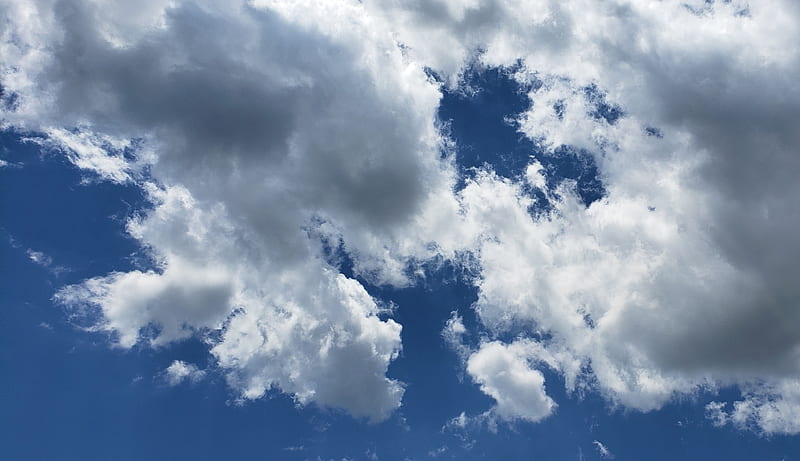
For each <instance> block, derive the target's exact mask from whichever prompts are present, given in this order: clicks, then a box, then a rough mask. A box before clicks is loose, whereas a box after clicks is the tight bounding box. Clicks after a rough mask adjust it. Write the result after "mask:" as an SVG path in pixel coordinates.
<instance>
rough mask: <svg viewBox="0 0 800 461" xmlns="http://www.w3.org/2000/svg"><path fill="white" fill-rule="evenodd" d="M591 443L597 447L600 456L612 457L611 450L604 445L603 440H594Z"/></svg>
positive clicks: (604, 457)
mask: <svg viewBox="0 0 800 461" xmlns="http://www.w3.org/2000/svg"><path fill="white" fill-rule="evenodd" d="M592 443H593V444H594V447H595V448H596V449H597V452H598V453H600V456H601V457H602V458H603V459H614V454H613V453H611V450H609V449H608V447H607V446H605V444H604V443H603V442H601V441H599V440H595V441H594V442H592Z"/></svg>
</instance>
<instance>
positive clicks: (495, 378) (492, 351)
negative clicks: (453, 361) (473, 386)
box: [467, 342, 556, 422]
mask: <svg viewBox="0 0 800 461" xmlns="http://www.w3.org/2000/svg"><path fill="white" fill-rule="evenodd" d="M516 349H518V345H511V346H506V345H503V344H501V343H498V342H490V343H486V344H483V345H482V346H481V347H480V349H479V350H478V351H477V352H475V353H474V354H472V355H471V356H470V357H469V360H468V361H467V372H468V373H469V374H470V376H472V379H474V380H475V382H477V383H478V384H480V386H481V390H482V391H483V392H484V393H485V394H487V395H489V396H491V397H492V398H493V399H494V400H495V401H496V405H495V407H494V408H493V409H492V410H491V412H492V415H493V416H496V417H497V418H498V419H500V420H505V421H513V420H516V419H523V420H526V421H531V422H536V421H539V420H541V419H543V418H546V417H547V416H549V415H550V414H551V413H552V412H553V410H554V409H555V407H556V405H555V402H553V399H551V398H550V397H548V396H547V393H546V392H545V387H544V376H543V375H542V373H541V372H540V371H538V370H536V369H533V368H531V367H530V365H529V363H528V361H527V357H526V355H525V354H520V353H518V351H517V350H516Z"/></svg>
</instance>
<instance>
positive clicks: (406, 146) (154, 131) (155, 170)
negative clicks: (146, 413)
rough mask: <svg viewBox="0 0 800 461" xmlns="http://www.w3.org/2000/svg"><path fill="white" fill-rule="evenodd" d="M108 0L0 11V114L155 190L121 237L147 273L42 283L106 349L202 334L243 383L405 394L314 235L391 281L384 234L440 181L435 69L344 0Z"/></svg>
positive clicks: (362, 398)
mask: <svg viewBox="0 0 800 461" xmlns="http://www.w3.org/2000/svg"><path fill="white" fill-rule="evenodd" d="M120 8H121V9H124V7H123V6H115V5H111V4H108V3H106V2H93V1H81V2H61V1H55V2H42V3H37V4H35V5H33V4H30V3H27V2H11V3H9V4H7V5H6V6H5V7H4V9H5V13H6V21H5V24H6V26H5V27H6V28H5V30H4V31H3V36H4V38H5V40H4V43H3V47H4V51H5V52H6V53H5V54H4V56H7V57H8V58H7V61H5V63H4V65H5V72H6V78H5V80H4V85H5V87H6V88H9V90H10V91H14V92H16V93H17V94H19V95H20V96H19V104H18V106H17V107H16V109H15V110H14V111H8V112H5V113H4V114H3V116H4V120H5V123H7V124H10V125H12V126H15V127H18V128H19V129H29V130H34V131H36V132H39V133H42V134H43V136H44V138H43V141H41V142H42V143H47V144H48V145H49V146H51V147H54V148H58V149H61V150H63V151H64V152H65V154H66V155H67V158H68V159H70V160H71V161H72V162H73V163H74V164H75V165H76V166H77V167H78V168H81V169H84V170H87V171H91V172H94V173H95V174H97V175H98V176H99V177H100V178H102V179H106V180H109V181H114V182H127V181H135V182H136V183H137V184H139V185H140V186H142V187H143V188H144V189H145V191H146V193H147V195H148V197H149V198H150V201H151V203H152V209H151V210H150V211H143V212H142V213H141V215H138V216H134V217H133V218H132V219H131V221H130V222H129V224H128V231H129V233H130V234H131V235H132V236H133V237H135V238H136V239H138V240H139V241H140V242H141V243H142V245H143V246H144V247H146V248H147V249H148V250H149V251H150V253H151V255H152V259H153V262H154V267H153V269H151V270H134V271H131V272H125V273H122V272H115V273H111V274H108V275H100V276H98V277H95V278H92V279H89V280H87V281H85V282H84V283H82V284H78V285H73V286H69V287H65V288H64V289H62V290H61V291H60V292H59V293H58V294H57V295H56V299H57V300H58V301H59V302H61V303H62V304H65V305H67V306H69V307H70V308H71V309H73V310H74V312H76V313H79V312H84V313H86V312H88V313H89V314H90V316H91V314H94V315H96V320H95V321H94V322H92V323H91V326H90V329H93V330H95V331H105V332H108V333H109V334H110V335H111V336H112V338H113V339H114V342H115V344H117V345H118V346H120V347H124V348H129V347H132V346H133V345H135V344H137V343H145V344H149V345H151V346H154V347H158V346H161V345H165V344H168V343H170V342H172V341H178V340H181V339H184V338H186V337H188V336H189V335H192V334H198V335H201V336H204V337H208V338H209V340H210V341H212V354H213V355H214V356H215V357H216V358H217V360H218V362H219V364H220V365H221V366H222V368H223V369H224V370H226V371H227V372H228V380H229V382H230V384H231V385H232V386H233V387H234V388H236V389H237V390H239V391H240V392H241V393H242V395H243V396H244V397H245V398H258V397H260V396H262V395H264V393H265V392H267V391H269V390H270V389H278V390H281V391H283V392H287V393H290V394H292V395H293V396H294V397H295V398H296V400H297V401H298V402H299V403H301V404H306V403H311V402H316V403H318V404H321V405H326V406H332V407H339V408H344V409H345V410H347V411H349V412H350V413H352V414H353V415H356V416H359V417H367V418H370V419H372V420H380V419H384V418H386V417H387V416H388V415H389V414H390V412H391V411H392V410H393V409H395V408H397V407H398V406H399V404H400V399H401V396H402V394H403V387H402V385H401V384H400V383H398V382H396V381H394V380H391V379H388V378H386V376H385V373H386V370H387V367H388V365H389V362H390V361H391V360H393V359H394V358H395V357H397V355H398V353H399V351H400V347H401V346H400V329H401V328H400V325H398V324H397V323H396V322H394V321H392V320H391V319H382V318H381V317H379V314H381V313H382V312H383V311H384V310H385V308H386V306H383V305H382V304H381V303H380V302H378V301H376V300H374V299H373V298H372V297H371V296H370V295H369V294H368V293H367V291H366V290H365V289H364V287H363V286H361V284H360V283H359V282H357V281H355V280H353V279H350V278H347V277H345V276H344V275H341V274H339V273H338V270H337V268H336V267H334V266H332V265H331V264H330V263H328V262H327V260H326V256H325V255H326V253H325V247H326V245H328V244H330V245H333V246H334V247H336V246H337V245H338V243H337V242H340V241H345V242H347V243H346V245H347V249H348V251H349V252H351V253H352V254H353V255H358V257H357V258H356V261H357V267H356V270H357V271H358V272H359V273H361V274H363V275H364V276H365V277H369V278H370V279H372V280H374V281H376V283H395V284H398V285H402V284H405V283H407V276H406V272H405V267H404V265H403V264H404V263H403V262H402V261H401V260H400V259H398V257H396V256H395V255H394V254H390V253H391V252H390V251H389V250H387V244H384V243H383V239H384V238H383V237H382V236H383V235H388V236H391V235H394V234H396V235H402V233H401V232H400V231H399V230H397V228H399V227H402V226H405V225H406V223H407V222H409V221H410V220H411V218H412V217H413V216H416V213H418V211H419V209H421V208H422V207H423V206H424V205H425V204H426V203H427V202H428V201H431V200H440V199H439V198H438V197H440V196H442V195H445V196H446V195H447V194H442V193H441V192H442V191H444V192H446V191H447V190H449V185H450V184H451V182H452V179H451V173H450V172H449V169H448V168H449V166H448V163H447V162H446V161H443V160H442V159H441V155H440V154H441V153H440V136H439V133H438V131H437V129H436V126H435V111H436V107H437V104H438V100H439V92H438V91H437V88H436V86H435V84H434V83H432V82H431V81H430V80H429V79H428V77H427V76H426V75H425V73H424V71H423V69H422V68H420V67H419V66H416V65H411V64H410V63H408V62H407V61H406V60H405V58H404V57H403V55H402V52H401V50H400V49H399V48H398V47H397V46H396V44H395V42H394V41H393V39H392V38H391V36H390V35H389V34H387V33H385V32H383V31H381V30H379V29H377V28H374V27H371V25H370V23H369V21H368V18H366V17H364V16H363V15H360V14H359V13H360V11H361V10H360V7H359V6H358V5H347V4H345V3H341V4H332V5H327V7H323V8H322V9H320V8H317V7H316V6H315V7H314V8H304V9H303V11H302V15H299V13H298V12H293V11H291V8H292V6H291V5H288V4H286V5H279V4H275V5H272V6H271V8H264V7H259V6H254V5H249V4H244V3H239V2H235V3H234V4H233V5H217V4H216V2H186V3H183V4H176V5H173V4H172V3H171V2H148V4H147V5H146V8H144V9H143V10H141V11H138V12H137V13H136V14H132V15H130V16H128V15H127V14H126V13H125V12H124V11H121V10H120ZM325 8H327V10H326V9H325ZM310 11H315V12H318V13H319V16H318V17H316V20H317V22H313V23H311V24H309V23H308V21H307V20H308V17H309V16H310V15H309V12H310ZM312 16H313V15H312ZM323 18H324V19H325V20H326V21H327V22H326V21H322V19H323ZM312 19H314V18H312ZM331 21H338V22H331ZM344 24H346V26H345V25H344ZM331 27H333V29H331ZM220 37H224V39H219V38H220ZM120 140H121V141H120ZM141 165H144V166H147V167H148V173H149V174H147V175H141V176H140V174H139V173H140V170H141V168H140V169H139V170H137V167H139V166H141ZM426 225H428V223H426ZM390 243H391V242H390ZM397 245H399V244H395V245H394V246H395V247H397ZM414 245H416V247H418V248H425V245H424V244H423V243H416V241H414ZM395 253H396V251H395ZM212 331H216V332H217V334H215V335H214V338H217V339H213V340H212V339H210V338H211V335H208V333H210V332H212Z"/></svg>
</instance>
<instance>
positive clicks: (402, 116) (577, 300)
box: [0, 0, 800, 433]
mask: <svg viewBox="0 0 800 461" xmlns="http://www.w3.org/2000/svg"><path fill="white" fill-rule="evenodd" d="M0 8H2V9H1V10H0V11H2V12H3V14H4V15H5V17H6V20H5V21H4V24H3V26H2V27H3V29H2V37H3V44H2V49H0V52H2V53H1V54H2V56H4V61H3V88H4V91H5V92H6V93H7V94H12V93H13V94H15V95H17V97H16V99H15V104H14V110H7V111H5V112H4V115H3V117H4V119H3V120H4V124H5V125H6V126H9V125H10V126H15V127H18V128H20V129H28V130H35V131H39V132H43V133H45V135H46V142H48V143H51V145H52V146H53V147H58V148H60V149H63V150H64V151H65V152H66V153H67V155H68V157H69V158H70V159H71V160H72V162H73V163H75V164H76V165H77V166H79V167H81V168H85V169H89V170H92V171H95V172H96V173H97V174H98V175H100V176H101V177H103V178H105V179H107V180H111V181H117V182H125V181H136V182H137V183H138V184H140V185H142V187H144V188H146V190H147V191H148V194H149V196H150V198H151V201H152V203H153V209H152V210H151V211H146V212H143V213H142V215H141V216H137V217H135V218H133V219H132V220H131V222H130V223H129V226H128V228H129V231H130V233H131V235H133V236H134V237H135V238H137V239H138V240H139V241H140V242H141V243H142V244H143V245H144V246H145V247H147V248H148V249H149V250H150V251H151V253H152V256H153V260H154V262H155V266H156V267H155V269H154V270H151V271H146V270H142V271H133V272H128V273H112V274H108V275H100V276H98V277H96V278H93V279H90V280H87V281H86V282H85V283H83V284H80V285H76V286H72V287H67V288H65V289H64V290H62V291H61V292H60V293H59V295H58V298H59V299H60V300H61V301H63V302H64V303H66V304H68V305H72V306H76V307H80V306H84V307H85V306H87V305H88V306H94V307H95V308H96V309H97V311H98V312H99V313H100V321H99V322H97V323H96V324H95V325H94V328H95V329H98V330H102V331H108V332H110V333H112V334H113V335H114V336H115V338H116V341H117V343H118V344H119V345H120V346H122V347H130V346H132V345H133V344H136V343H138V342H147V343H150V344H152V345H154V346H158V345H160V344H165V343H168V342H170V341H176V340H180V339H183V338H185V337H187V336H188V335H191V334H204V333H206V332H209V331H215V332H217V333H219V334H218V335H216V336H214V338H215V339H214V340H213V341H212V342H213V344H212V353H213V354H214V356H215V357H216V359H217V360H218V362H219V364H220V365H221V366H222V368H223V369H225V370H227V371H228V373H229V375H228V376H229V382H230V383H231V385H232V386H234V387H235V388H236V389H238V390H239V391H240V392H242V394H243V395H244V396H246V397H248V398H256V397H258V396H260V395H263V394H264V392H266V391H267V390H269V389H271V388H278V389H280V390H282V391H284V392H288V393H291V394H293V395H294V396H295V397H296V398H297V400H298V401H299V402H301V403H307V402H318V403H320V404H323V405H329V406H335V407H342V408H345V409H347V410H348V411H350V412H351V413H353V414H355V415H359V416H366V417H369V418H372V419H381V418H385V417H386V416H387V415H388V414H389V413H390V412H391V411H392V410H393V409H395V408H397V406H398V405H399V404H400V399H401V396H402V393H403V389H402V385H401V384H400V383H397V382H395V381H393V380H391V379H388V378H386V376H385V373H386V370H387V367H388V364H389V363H390V361H391V360H392V359H393V358H394V357H396V356H397V354H398V353H399V351H400V347H401V345H400V325H398V324H397V323H395V322H394V321H392V320H391V319H386V318H384V317H382V316H381V315H380V314H381V312H382V311H383V310H384V309H385V306H383V305H382V304H381V302H380V301H379V300H375V299H373V298H372V297H371V296H370V295H369V294H368V293H367V291H366V290H365V288H364V287H363V286H361V284H360V283H359V282H357V281H355V280H353V279H350V278H347V277H345V276H344V275H342V274H340V273H339V272H338V270H337V268H336V267H335V265H333V264H331V263H328V262H327V259H326V248H330V246H333V247H335V248H337V249H341V250H343V251H345V252H346V253H348V255H349V256H350V257H351V258H352V260H353V262H354V269H355V271H356V273H357V274H358V275H360V276H362V277H364V278H365V279H367V280H369V281H371V282H373V283H376V284H393V285H395V286H406V285H408V284H410V283H413V276H410V275H409V274H410V272H411V271H413V269H414V267H413V266H414V264H416V263H418V262H420V261H424V260H426V259H427V258H429V257H432V256H444V257H445V258H450V259H452V260H454V261H456V262H462V263H463V262H464V261H462V260H460V259H459V258H458V255H462V254H465V253H469V254H471V255H473V256H474V258H469V261H470V262H471V263H475V267H472V269H476V270H477V274H478V276H477V277H476V279H475V280H474V283H475V285H476V286H477V288H478V300H477V302H476V303H475V305H474V306H473V307H474V308H475V310H476V312H477V313H478V317H479V319H480V321H481V322H482V323H483V325H484V326H485V327H486V329H487V331H488V332H489V333H488V334H489V336H490V337H489V338H487V340H486V341H483V342H482V343H481V344H480V345H479V346H478V348H477V349H476V350H469V349H468V348H465V347H466V346H463V344H461V343H459V342H458V338H459V336H460V335H461V334H463V333H464V331H465V330H464V326H463V323H461V322H460V321H458V318H457V317H454V318H453V320H452V322H451V324H450V325H449V327H448V330H447V332H446V335H445V336H446V339H448V340H449V341H450V342H451V343H453V344H459V345H460V346H459V347H461V349H459V353H460V354H461V355H462V357H465V364H466V367H467V371H468V373H469V374H470V375H471V376H472V378H473V379H474V380H475V381H476V382H477V383H478V384H479V385H480V386H481V389H482V390H483V391H484V392H485V393H487V394H488V395H490V396H491V397H492V398H494V399H495V401H496V402H497V403H496V406H495V407H494V408H493V410H491V411H493V412H494V413H495V414H496V416H498V417H499V418H501V419H525V420H530V421H536V420H540V419H542V418H544V417H546V416H547V415H548V414H550V413H551V412H552V409H553V408H554V407H555V402H553V401H552V400H551V399H550V398H549V397H548V396H547V395H546V393H545V388H544V379H543V376H542V375H541V373H540V372H539V371H538V370H537V369H536V367H537V366H538V365H537V364H544V365H546V366H547V367H549V368H550V369H552V370H554V371H556V372H559V373H561V374H562V375H563V376H564V378H565V382H566V384H567V388H568V389H569V390H571V391H576V390H580V391H583V390H592V391H597V392H600V393H601V394H602V395H603V396H605V397H606V398H607V399H608V400H609V401H610V402H612V403H613V404H614V405H619V406H622V407H626V408H632V409H637V410H641V411H650V410H655V409H658V408H660V407H661V406H663V405H664V404H666V403H667V402H669V401H670V400H671V399H673V398H674V397H675V396H676V395H679V394H685V393H695V392H697V391H698V390H702V389H707V390H714V389H716V388H717V387H719V386H728V385H735V386H739V388H740V389H741V390H742V400H741V401H739V402H736V403H733V404H732V405H731V408H732V409H730V410H728V409H726V407H717V406H713V407H712V408H711V409H710V410H709V411H710V412H711V413H712V416H713V418H714V421H716V422H718V423H719V424H724V423H727V422H734V423H737V424H742V425H743V426H746V427H752V428H755V429H756V430H759V431H763V432H766V433H777V432H789V433H794V432H797V431H798V428H797V426H796V425H792V424H790V423H788V422H787V421H791V420H792V419H791V418H792V415H794V414H796V413H797V411H798V408H800V398H798V396H797V395H796V394H797V393H796V392H794V391H793V389H794V387H793V384H792V383H795V382H796V380H797V379H798V378H800V360H799V359H800V356H798V354H800V328H797V326H798V321H800V318H798V309H797V303H798V299H800V289H798V284H797V283H796V279H797V278H798V275H800V274H798V268H797V262H796V257H795V255H796V254H800V243H799V242H798V240H797V239H796V238H795V234H796V229H797V228H798V226H799V225H800V208H799V207H798V205H797V201H796V200H795V197H797V196H800V182H798V181H796V173H797V172H798V171H800V157H798V156H797V146H798V145H800V137H798V136H800V134H798V133H800V132H798V130H797V129H796V127H797V126H798V124H799V123H800V110H799V108H800V90H798V86H797V84H796V83H795V82H794V79H793V76H795V75H797V74H798V73H800V72H799V71H800V61H799V58H800V52H798V49H797V43H800V40H798V39H800V37H798V35H799V34H800V28H799V27H798V24H800V21H797V18H798V15H800V11H798V7H797V5H796V4H795V3H793V2H791V1H788V0H768V1H764V2H760V3H759V4H758V5H749V6H748V5H745V4H743V3H741V2H737V1H735V0H732V1H728V2H705V1H699V0H698V1H690V2H685V1H664V2H649V1H645V0H617V1H610V2H595V1H591V0H574V1H569V2H555V1H549V0H530V1H522V0H483V1H481V0H471V1H467V0H465V1H453V0H446V1H445V0H440V1H431V2H394V1H365V2H355V1H353V2H349V1H346V0H341V1H330V2H314V7H313V8H309V7H308V5H307V4H305V3H304V2H284V1H278V0H275V1H263V2H254V3H252V4H240V3H235V4H234V5H232V6H224V7H223V6H218V5H217V4H216V3H212V2H208V3H206V2H189V3H181V4H173V3H172V2H170V3H167V2H159V1H151V2H146V3H145V4H144V6H143V7H142V8H140V9H137V11H136V12H125V11H122V10H121V9H123V8H125V7H123V6H119V5H111V4H109V3H107V2H100V1H96V2H93V1H89V0H86V1H81V2H37V3H36V4H31V3H30V2H7V3H6V4H5V5H4V6H2V7H0ZM129 13H130V14H129ZM478 50H480V51H478ZM476 55H477V56H478V58H477V59H479V61H480V62H481V63H482V64H484V65H505V66H510V65H513V64H516V63H517V62H521V63H522V64H521V66H519V67H517V69H519V70H518V71H517V72H516V73H515V75H514V78H516V79H517V80H519V81H520V82H523V83H524V84H525V85H526V87H528V88H530V92H529V94H528V96H529V99H530V103H531V104H530V108H529V109H528V110H527V111H525V112H524V113H522V114H518V117H517V120H516V123H517V126H518V128H519V130H520V132H521V133H523V134H524V135H526V136H528V137H529V138H530V139H532V140H534V141H535V143H536V144H537V145H538V146H539V147H540V149H541V152H543V153H544V154H546V155H554V156H555V155H559V152H563V149H565V148H566V149H567V150H569V151H572V152H575V153H576V155H582V156H585V157H586V158H587V159H590V160H591V161H592V162H594V164H596V165H597V168H598V171H599V174H600V180H601V181H602V182H603V185H604V188H605V194H604V196H603V197H602V198H601V199H600V200H598V201H595V202H594V203H591V204H590V205H589V206H586V205H585V203H584V201H583V200H582V199H581V197H579V196H578V194H577V192H576V191H575V190H574V188H573V187H571V185H570V184H569V183H567V182H562V183H560V185H558V186H556V187H555V188H548V184H552V183H553V181H550V180H552V179H557V178H552V177H551V175H552V172H549V171H547V169H546V168H544V167H543V166H542V165H543V164H542V163H541V162H537V161H532V162H531V164H530V165H529V166H528V168H527V170H526V172H525V174H524V175H522V176H521V177H518V178H504V177H500V176H498V175H497V174H495V173H493V172H492V171H489V170H482V171H477V172H476V173H475V175H474V176H473V177H471V178H470V179H468V180H466V186H465V187H464V188H463V190H460V191H454V190H453V187H454V184H456V181H455V176H456V172H455V168H454V166H453V165H452V164H451V159H450V157H448V156H447V155H445V156H442V152H446V146H447V140H445V139H443V138H442V135H441V134H440V132H439V130H437V126H436V118H435V117H436V109H437V106H438V103H439V96H440V93H439V91H438V90H439V89H438V87H437V85H436V84H435V83H434V82H432V81H431V80H430V79H429V78H428V77H427V76H426V74H425V72H424V71H423V69H425V68H428V69H432V70H433V71H435V72H437V73H438V74H440V75H441V76H443V77H444V78H445V82H446V84H447V85H451V86H455V85H457V84H459V78H460V73H461V71H462V69H463V67H464V65H465V63H466V62H467V61H468V60H470V59H472V57H473V56H476ZM610 105H614V106H613V107H614V110H613V111H610V110H609V107H611V106H610ZM612 112H613V113H612ZM564 146H567V147H564ZM126 149H128V150H131V151H132V152H128V151H127V150H126ZM104 152H105V154H104ZM109 152H110V154H109ZM145 172H147V174H145ZM556 182H558V181H556ZM532 190H534V191H538V192H539V193H538V194H531V191H532ZM537 197H538V198H537ZM542 197H544V199H546V200H547V201H548V206H549V207H548V208H546V209H547V210H549V211H547V212H544V213H538V214H536V213H535V214H533V215H532V214H531V213H530V209H531V208H537V209H545V207H543V206H541V205H543V204H542V203H539V202H537V200H541V199H542ZM409 308H413V306H409ZM511 332H513V333H514V337H516V338H517V339H513V340H508V338H509V337H510V336H511V335H509V334H508V333H511ZM208 337H209V338H211V336H208ZM503 338H505V340H506V341H505V342H504V340H503ZM712 410H713V411H712ZM795 420H796V419H795Z"/></svg>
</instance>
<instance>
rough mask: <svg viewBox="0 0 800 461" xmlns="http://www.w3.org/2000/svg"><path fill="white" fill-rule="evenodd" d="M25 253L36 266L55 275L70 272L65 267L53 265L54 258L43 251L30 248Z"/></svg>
mask: <svg viewBox="0 0 800 461" xmlns="http://www.w3.org/2000/svg"><path fill="white" fill-rule="evenodd" d="M25 253H26V254H27V255H28V259H30V260H31V261H32V262H33V263H34V264H36V265H38V266H41V267H43V268H45V269H47V270H48V271H49V272H51V273H53V274H54V275H60V274H63V273H64V272H68V271H69V269H67V268H66V267H64V266H59V265H57V264H54V263H53V258H51V257H50V256H48V255H46V254H44V253H42V252H41V251H35V250H32V249H30V248H28V249H27V250H26V251H25Z"/></svg>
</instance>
